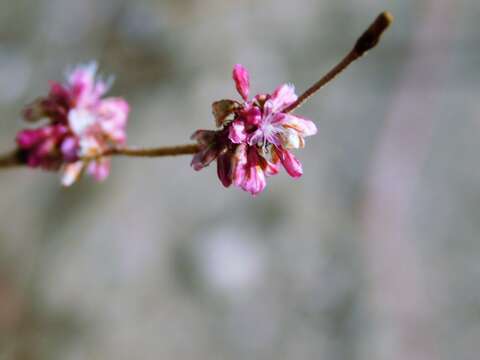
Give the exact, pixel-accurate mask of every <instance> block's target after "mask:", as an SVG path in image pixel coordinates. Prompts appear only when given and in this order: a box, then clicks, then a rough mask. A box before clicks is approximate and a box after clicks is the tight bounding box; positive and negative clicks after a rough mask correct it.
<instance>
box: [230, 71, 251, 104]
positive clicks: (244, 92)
mask: <svg viewBox="0 0 480 360" xmlns="http://www.w3.org/2000/svg"><path fill="white" fill-rule="evenodd" d="M233 81H235V87H236V88H237V91H238V93H239V94H240V96H241V97H242V98H243V100H245V101H247V100H248V93H249V91H250V76H249V74H248V71H247V69H245V67H243V65H241V64H236V65H235V66H234V67H233Z"/></svg>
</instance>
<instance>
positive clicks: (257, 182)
mask: <svg viewBox="0 0 480 360" xmlns="http://www.w3.org/2000/svg"><path fill="white" fill-rule="evenodd" d="M233 80H234V81H235V85H236V88H237V91H238V93H239V94H240V96H241V97H242V99H243V102H238V101H235V100H220V101H217V102H215V103H213V105H212V110H213V115H214V117H215V120H216V125H217V127H218V128H219V129H218V130H198V131H196V132H195V133H194V134H193V135H192V139H194V140H196V141H197V142H198V144H199V147H200V151H199V152H198V153H197V154H195V156H194V157H193V160H192V166H193V168H194V169H195V170H197V171H198V170H201V169H203V168H204V167H206V166H208V165H209V164H210V163H211V162H213V161H214V160H217V174H218V177H219V179H220V181H221V182H222V184H223V185H224V186H225V187H229V186H230V185H231V184H234V185H235V186H237V187H240V188H241V189H243V190H245V191H248V192H249V193H251V194H252V195H257V194H258V193H260V192H262V191H263V190H264V189H265V186H266V178H267V177H268V176H271V175H275V174H277V173H278V172H279V167H280V164H281V165H282V166H283V167H284V168H285V170H286V171H287V173H288V174H289V175H290V176H291V177H293V178H298V177H300V176H301V175H302V173H303V170H302V165H301V163H300V162H299V161H298V160H297V159H296V158H295V156H294V155H293V154H292V152H291V151H290V150H291V149H297V148H303V147H304V145H305V140H304V138H305V137H306V136H310V135H314V134H316V132H317V128H316V126H315V124H314V123H313V122H312V121H311V120H308V119H303V118H301V117H298V116H294V115H291V114H289V113H287V112H285V109H287V108H288V106H290V105H291V104H293V103H294V102H295V101H296V100H297V95H295V89H294V87H293V85H290V84H283V85H280V86H279V87H278V88H277V89H275V91H273V93H271V94H259V95H256V96H255V97H253V98H252V99H249V91H250V80H249V74H248V72H247V70H246V69H245V68H244V67H243V66H242V65H240V64H237V65H235V66H234V68H233Z"/></svg>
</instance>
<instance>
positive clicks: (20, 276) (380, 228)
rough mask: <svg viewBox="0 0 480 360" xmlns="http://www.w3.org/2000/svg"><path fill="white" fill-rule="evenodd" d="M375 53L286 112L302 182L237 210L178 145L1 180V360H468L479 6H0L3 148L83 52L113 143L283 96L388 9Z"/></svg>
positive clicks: (170, 134)
mask: <svg viewBox="0 0 480 360" xmlns="http://www.w3.org/2000/svg"><path fill="white" fill-rule="evenodd" d="M383 10H390V11H391V12H392V13H393V14H394V15H395V17H396V22H395V24H394V26H393V28H392V29H391V30H389V31H388V33H387V34H386V35H385V36H384V38H383V41H382V43H381V44H380V46H379V47H378V48H377V49H375V50H374V51H372V52H371V53H370V54H368V56H367V57H366V58H363V59H362V60H361V61H359V62H357V63H355V64H354V65H353V66H352V67H351V68H350V69H349V70H348V71H347V72H346V73H344V74H343V75H342V76H341V77H339V78H338V79H337V80H336V81H335V82H334V83H332V84H331V85H330V86H328V87H327V88H325V89H324V90H322V91H321V92H320V93H319V94H318V95H317V96H316V97H314V98H313V99H312V100H311V101H310V102H309V103H308V104H307V105H305V106H304V107H303V108H302V109H300V110H299V111H298V113H300V114H302V115H303V116H305V117H309V118H312V119H314V120H315V121H316V123H317V125H318V128H319V133H318V135H317V136H315V137H311V138H308V139H307V143H308V144H307V147H306V148H305V149H304V150H303V151H301V152H299V153H298V156H299V158H300V159H301V161H302V162H303V165H304V169H305V174H304V177H302V178H301V179H300V180H297V181H293V180H291V179H290V178H289V177H288V176H287V175H286V174H285V173H283V174H282V175H280V176H276V177H274V178H271V179H270V180H269V183H268V187H267V191H265V192H264V193H263V194H261V195H260V196H258V197H257V198H255V199H253V198H252V197H251V196H250V195H248V194H247V193H244V192H242V191H240V190H238V189H228V190H227V189H224V188H223V187H222V186H221V184H220V183H219V181H218V179H217V178H216V171H215V168H214V167H212V168H209V169H206V170H204V171H202V172H199V173H195V172H193V171H192V170H191V169H190V167H189V162H190V157H183V158H175V159H174V158H168V159H157V160H155V159H150V160H142V159H136V160H135V159H115V160H114V164H113V170H112V173H111V176H110V178H109V179H108V180H107V181H106V182H105V183H103V184H101V185H99V184H95V183H93V182H92V181H91V180H89V179H84V180H83V181H81V182H80V183H78V184H76V185H75V186H74V187H72V188H69V189H63V188H61V187H60V185H59V179H58V176H56V174H51V173H44V172H40V171H28V170H25V169H19V170H11V171H4V172H2V173H1V175H0V199H1V203H0V359H1V360H3V359H25V360H27V359H72V360H76V359H178V360H187V359H192V360H193V359H195V360H200V359H205V360H206V359H208V360H210V359H265V360H268V359H296V360H297V359H298V360H301V359H309V360H311V359H329V360H331V359H333V360H336V359H360V360H363V359H365V360H366V359H369V360H370V359H373V360H377V359H389V360H391V359H393V360H396V359H398V360H400V359H401V360H405V359H408V360H417V359H418V360H420V359H425V360H427V359H452V358H455V359H457V360H470V359H471V360H474V359H475V360H476V359H478V356H479V355H478V354H479V353H480V282H479V279H480V261H479V259H480V239H479V237H480V166H479V165H478V154H479V153H480V105H479V86H478V84H479V83H480V72H479V71H478V65H479V64H480V48H479V40H480V29H479V27H478V19H479V17H480V3H479V2H478V1H477V0H421V1H420V0H415V1H414V0H406V1H403V0H402V1H400V0H399V1H385V0H383V1H382V0H357V1H352V0H322V1H317V0H296V1H275V0H264V1H261V2H260V1H253V0H250V1H224V0H204V1H199V0H164V1H160V0H158V1H154V0H137V1H126V0H110V1H95V0H83V1H75V0H36V1H31V0H16V1H10V0H2V1H1V2H0V116H1V121H0V150H1V151H2V152H3V151H7V150H10V149H11V148H12V147H13V138H14V135H15V133H16V131H18V130H19V129H21V128H22V127H23V126H24V125H23V124H22V123H21V121H20V116H19V113H20V110H21V109H22V107H23V105H24V104H25V103H28V102H30V101H31V100H33V99H34V98H36V97H37V96H39V95H44V94H46V93H47V91H48V82H47V81H48V80H51V79H54V80H61V79H62V76H63V72H64V70H65V69H66V68H67V67H68V66H69V65H72V64H76V63H82V62H86V61H89V60H92V59H96V60H98V62H99V63H100V69H101V71H102V72H103V73H104V74H115V75H116V79H117V80H116V83H115V86H114V88H113V90H112V94H115V95H119V96H124V97H126V98H127V99H128V100H129V101H130V102H131V104H132V107H133V112H132V114H131V117H130V122H129V129H128V131H129V142H130V144H132V145H144V146H148V145H167V144H178V143H185V142H187V139H188V137H189V136H190V134H191V133H192V132H193V131H194V130H195V129H197V128H212V127H213V126H214V124H213V119H212V116H211V110H210V104H211V102H212V101H214V100H218V99H221V98H232V97H233V98H237V97H238V95H237V94H236V92H235V90H234V85H233V82H232V81H231V68H232V65H233V64H234V63H242V64H244V65H245V66H246V67H247V68H248V69H249V70H250V72H251V82H252V91H253V92H268V91H271V90H272V89H274V88H275V87H276V86H277V85H278V84H280V83H283V82H293V83H295V85H296V86H297V89H298V92H299V93H300V92H302V91H303V90H304V89H305V88H306V87H307V86H309V85H310V84H311V83H313V82H314V81H315V80H317V79H318V78H319V77H320V76H321V75H323V74H324V73H325V72H326V71H327V70H328V69H330V67H331V66H332V65H334V64H335V63H336V62H337V61H338V60H339V59H340V58H341V57H343V55H344V54H345V53H346V52H347V51H348V50H350V48H351V46H352V45H353V43H354V41H355V40H356V39H357V37H358V36H359V35H360V34H361V32H362V31H363V30H364V29H365V28H366V26H367V25H368V24H369V23H370V22H371V21H372V20H373V19H374V18H375V16H376V15H377V14H378V13H379V12H381V11H383Z"/></svg>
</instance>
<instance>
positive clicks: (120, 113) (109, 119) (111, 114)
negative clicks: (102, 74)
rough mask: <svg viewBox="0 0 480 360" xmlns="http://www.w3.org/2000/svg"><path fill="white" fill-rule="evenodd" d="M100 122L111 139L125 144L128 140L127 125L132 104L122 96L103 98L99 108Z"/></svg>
mask: <svg viewBox="0 0 480 360" xmlns="http://www.w3.org/2000/svg"><path fill="white" fill-rule="evenodd" d="M97 112H98V116H99V119H98V121H99V123H100V126H101V128H102V130H103V131H104V133H105V134H106V135H107V136H108V137H109V138H110V140H112V141H114V142H116V143H118V144H123V143H125V141H126V140H127V134H126V131H125V127H126V125H127V120H128V114H129V112H130V106H129V105H128V103H127V102H126V101H125V100H124V99H121V98H108V99H105V100H101V101H100V103H99V105H98V108H97Z"/></svg>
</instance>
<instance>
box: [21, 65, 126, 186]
mask: <svg viewBox="0 0 480 360" xmlns="http://www.w3.org/2000/svg"><path fill="white" fill-rule="evenodd" d="M96 73H97V65H96V63H94V62H92V63H89V64H86V65H79V66H77V67H75V68H73V69H72V70H71V71H69V72H68V74H67V79H66V82H65V83H64V84H61V83H57V82H51V83H50V92H49V94H48V96H46V97H42V98H39V99H37V100H36V101H34V102H33V103H32V104H30V105H28V106H27V107H26V109H25V110H24V112H23V117H24V119H25V120H26V121H28V122H38V121H42V120H46V124H44V125H42V126H40V127H38V128H35V129H25V130H22V131H20V132H19V133H18V134H17V138H16V141H17V145H18V147H19V149H20V151H21V155H22V157H23V158H24V160H25V162H26V164H27V165H28V166H30V167H34V168H36V167H40V168H42V169H46V170H55V171H56V170H61V171H62V173H63V176H62V183H63V184H64V185H66V186H69V185H71V184H72V183H73V182H75V180H77V179H78V178H79V176H80V175H81V174H82V173H83V172H84V171H86V172H87V173H88V174H89V175H91V176H93V177H94V178H95V179H96V180H98V181H101V180H104V179H105V178H106V177H107V176H108V174H109V171H110V160H109V159H108V158H106V157H104V156H100V155H101V154H102V153H103V152H104V151H106V150H107V149H109V148H110V147H111V146H115V145H120V144H124V143H125V141H126V133H125V127H126V124H127V119H128V114H129V105H128V103H127V102H126V101H125V100H124V99H122V98H113V97H112V98H105V99H103V98H102V97H103V95H105V93H106V92H107V91H108V90H109V88H110V85H111V83H112V81H111V80H103V79H101V78H98V77H97V76H96ZM97 156H98V157H97Z"/></svg>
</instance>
